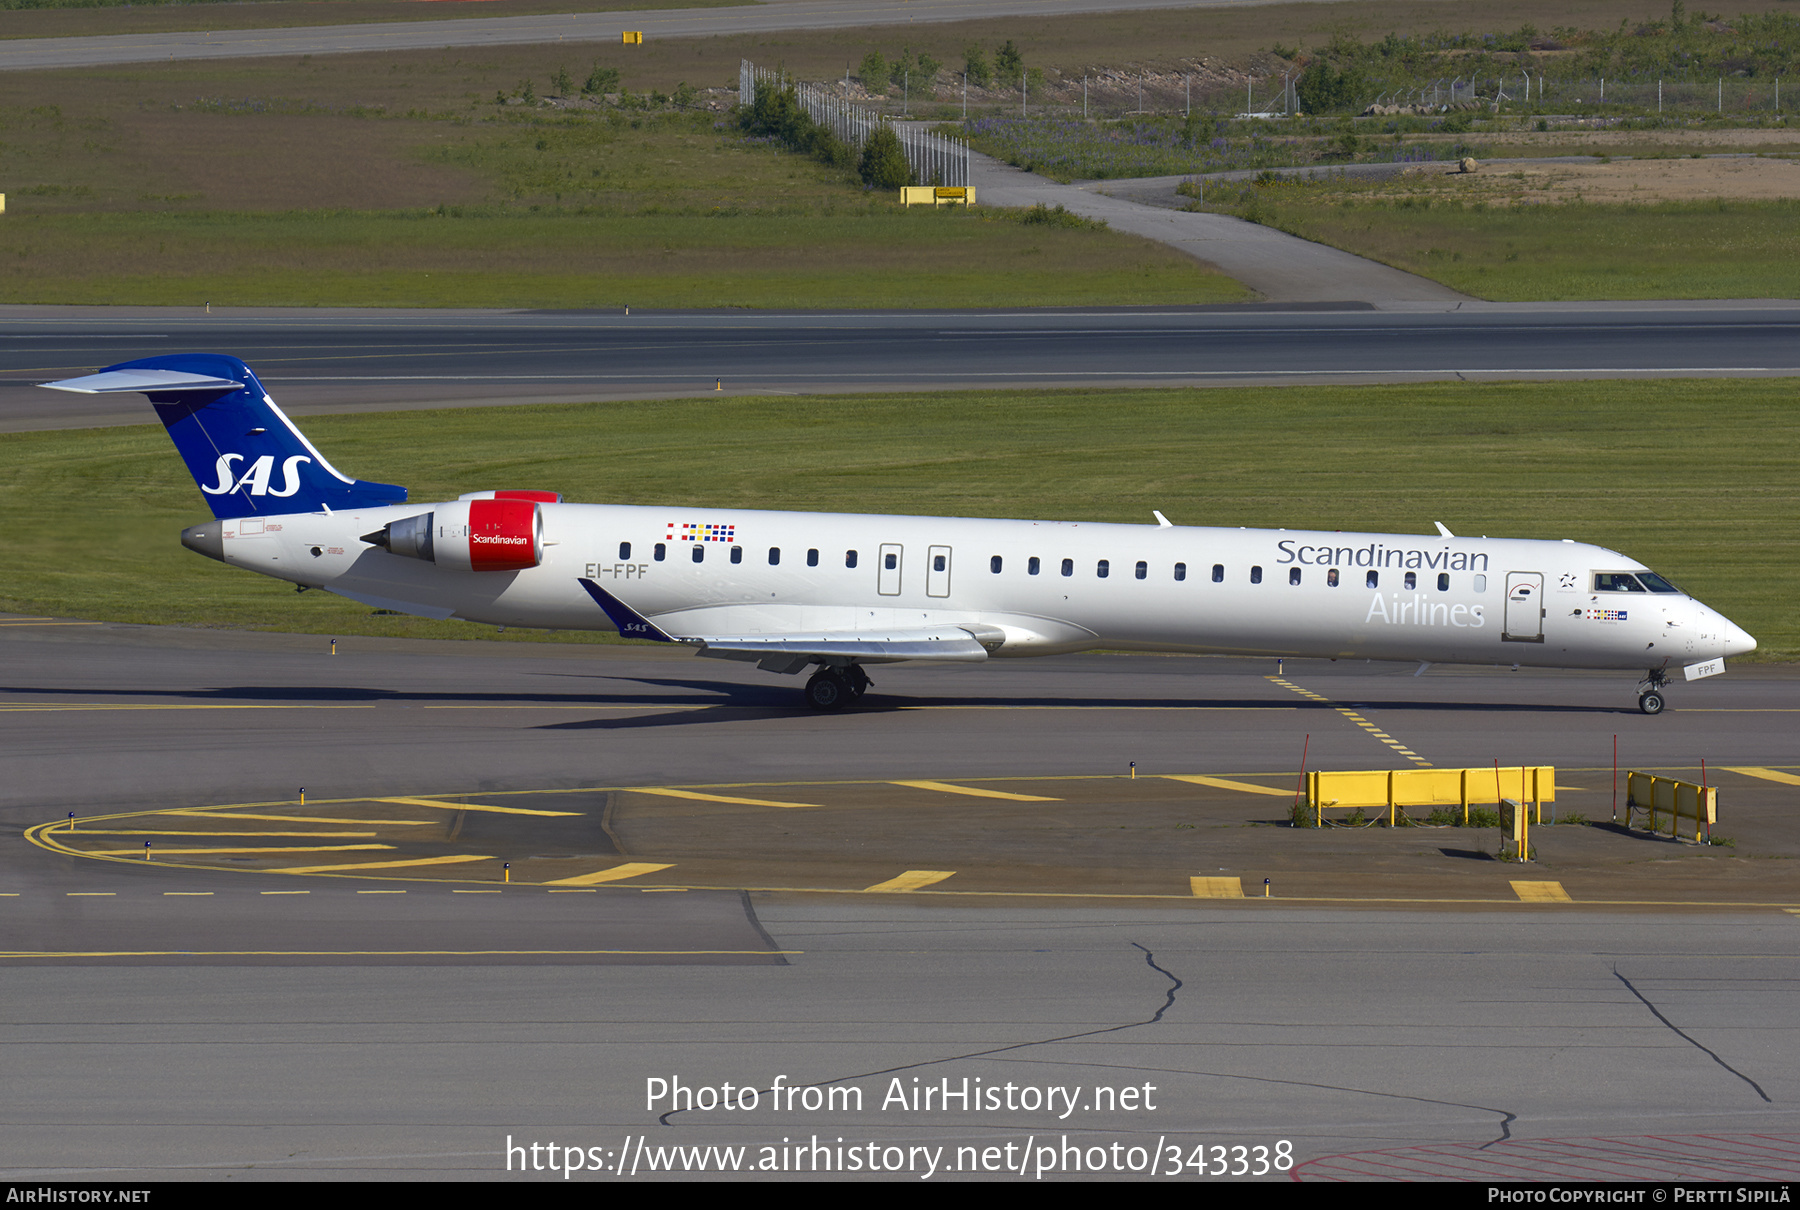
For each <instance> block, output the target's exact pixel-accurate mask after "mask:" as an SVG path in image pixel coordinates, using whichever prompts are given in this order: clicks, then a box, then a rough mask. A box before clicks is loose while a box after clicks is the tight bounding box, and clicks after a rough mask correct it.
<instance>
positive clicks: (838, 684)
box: [806, 664, 872, 710]
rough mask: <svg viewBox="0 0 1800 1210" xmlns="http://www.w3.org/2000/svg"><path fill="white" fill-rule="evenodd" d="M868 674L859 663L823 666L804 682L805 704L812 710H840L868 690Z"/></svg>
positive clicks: (869, 682)
mask: <svg viewBox="0 0 1800 1210" xmlns="http://www.w3.org/2000/svg"><path fill="white" fill-rule="evenodd" d="M871 683H872V682H871V681H870V680H869V674H868V673H866V672H864V671H863V670H862V665H860V664H848V665H845V666H844V667H842V668H832V667H829V666H827V667H824V668H821V669H819V670H818V671H817V672H815V673H813V675H812V679H811V680H809V681H807V682H806V704H807V705H809V706H811V707H812V708H813V709H814V710H842V709H843V708H844V707H845V706H846V705H848V704H849V703H851V702H854V701H856V700H857V699H858V698H860V697H862V695H863V694H864V693H865V692H867V691H868V688H869V685H870V684H871Z"/></svg>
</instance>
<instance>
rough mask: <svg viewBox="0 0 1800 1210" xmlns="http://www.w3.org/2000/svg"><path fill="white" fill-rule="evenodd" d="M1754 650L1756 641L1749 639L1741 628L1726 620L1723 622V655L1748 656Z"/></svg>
mask: <svg viewBox="0 0 1800 1210" xmlns="http://www.w3.org/2000/svg"><path fill="white" fill-rule="evenodd" d="M1755 650H1756V640H1755V639H1753V638H1751V637H1750V635H1749V634H1748V633H1747V632H1746V631H1745V630H1744V628H1743V627H1742V626H1739V625H1738V624H1737V623H1736V622H1733V621H1730V620H1727V621H1726V622H1725V654H1726V655H1748V654H1749V653H1750V652H1752V651H1755Z"/></svg>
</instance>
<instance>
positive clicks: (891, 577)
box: [875, 542, 905, 597]
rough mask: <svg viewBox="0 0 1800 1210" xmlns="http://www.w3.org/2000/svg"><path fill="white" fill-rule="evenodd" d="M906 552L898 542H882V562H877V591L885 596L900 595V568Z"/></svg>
mask: <svg viewBox="0 0 1800 1210" xmlns="http://www.w3.org/2000/svg"><path fill="white" fill-rule="evenodd" d="M904 554H905V552H904V551H903V550H902V549H901V547H900V544H899V543H898V542H883V543H882V544H881V556H880V562H879V563H877V564H876V567H877V569H878V570H877V572H876V576H875V591H877V592H879V593H880V594H881V595H882V596H884V597H895V596H899V595H900V570H901V566H902V564H903V563H904V562H905V560H904V559H903V558H902V555H904Z"/></svg>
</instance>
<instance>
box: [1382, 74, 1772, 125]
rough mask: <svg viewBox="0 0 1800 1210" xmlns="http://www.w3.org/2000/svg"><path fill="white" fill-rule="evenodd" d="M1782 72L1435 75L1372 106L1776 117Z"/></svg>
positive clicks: (1561, 113)
mask: <svg viewBox="0 0 1800 1210" xmlns="http://www.w3.org/2000/svg"><path fill="white" fill-rule="evenodd" d="M1781 84H1782V81H1781V79H1780V77H1775V78H1772V79H1759V78H1755V77H1749V78H1745V77H1733V76H1719V77H1715V78H1713V79H1710V80H1696V79H1672V78H1669V77H1662V78H1656V77H1651V76H1642V75H1640V76H1627V77H1623V78H1621V77H1616V76H1615V77H1611V78H1607V77H1599V76H1586V77H1566V78H1558V77H1555V76H1545V75H1542V74H1534V73H1530V72H1520V73H1516V74H1514V75H1510V76H1499V75H1482V76H1477V77H1473V78H1464V77H1461V76H1458V77H1455V78H1454V79H1450V80H1444V79H1435V80H1427V81H1423V82H1418V81H1415V82H1412V83H1408V84H1403V85H1398V86H1395V87H1391V88H1387V89H1384V90H1383V91H1381V92H1379V93H1377V94H1376V95H1375V97H1374V98H1373V99H1372V100H1371V101H1369V106H1371V107H1373V106H1384V107H1385V106H1398V107H1400V108H1401V109H1402V110H1406V109H1417V110H1420V111H1424V112H1437V111H1443V110H1454V109H1462V110H1468V111H1471V112H1474V113H1481V112H1487V113H1494V112H1499V113H1503V114H1513V115H1518V114H1527V115H1537V114H1542V115H1544V116H1546V117H1550V116H1567V117H1599V118H1604V117H1608V116H1617V117H1623V116H1627V115H1637V114H1652V113H1659V114H1668V115H1675V116H1683V117H1695V116H1701V115H1705V114H1724V115H1732V116H1746V115H1759V116H1770V117H1772V116H1774V115H1776V114H1780V113H1784V112H1786V110H1784V109H1783V108H1782V107H1783V105H1784V104H1785V105H1787V106H1788V108H1790V109H1791V108H1792V106H1793V100H1794V98H1793V96H1792V95H1791V93H1792V90H1791V88H1790V90H1789V92H1790V95H1789V96H1788V98H1787V99H1786V101H1784V100H1783V99H1782V95H1781Z"/></svg>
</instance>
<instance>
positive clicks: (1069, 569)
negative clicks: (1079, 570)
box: [1062, 559, 1075, 576]
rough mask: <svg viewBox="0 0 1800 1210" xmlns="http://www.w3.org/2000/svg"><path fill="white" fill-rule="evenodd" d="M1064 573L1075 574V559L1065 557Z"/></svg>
mask: <svg viewBox="0 0 1800 1210" xmlns="http://www.w3.org/2000/svg"><path fill="white" fill-rule="evenodd" d="M1062 573H1063V575H1065V576H1072V575H1074V574H1075V560H1073V559H1064V560H1063V564H1062Z"/></svg>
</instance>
